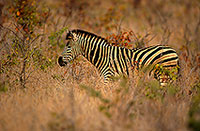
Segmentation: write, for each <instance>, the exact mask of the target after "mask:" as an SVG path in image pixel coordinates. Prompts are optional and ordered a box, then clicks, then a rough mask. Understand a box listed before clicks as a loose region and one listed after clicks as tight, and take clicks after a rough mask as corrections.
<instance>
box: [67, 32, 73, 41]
mask: <svg viewBox="0 0 200 131" xmlns="http://www.w3.org/2000/svg"><path fill="white" fill-rule="evenodd" d="M72 38H73V35H72V32H71V31H69V32H68V33H67V35H66V40H70V39H72Z"/></svg>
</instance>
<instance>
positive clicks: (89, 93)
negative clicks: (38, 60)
mask: <svg viewBox="0 0 200 131" xmlns="http://www.w3.org/2000/svg"><path fill="white" fill-rule="evenodd" d="M0 2H1V1H0ZM11 3H12V1H5V0H3V1H2V5H4V7H3V8H2V15H1V16H3V17H2V18H4V19H2V21H3V23H0V24H2V25H3V26H4V27H8V26H7V25H9V24H10V23H11V20H10V19H9V17H7V16H6V14H7V10H6V9H7V5H9V4H11ZM39 3H40V4H45V5H46V6H47V7H48V8H49V9H50V16H49V17H48V19H47V21H46V23H45V24H44V28H43V30H42V32H43V33H45V34H46V35H45V36H44V37H42V39H40V40H39V42H38V43H37V44H36V46H37V45H40V48H41V49H42V51H43V53H44V55H45V56H46V57H47V58H49V59H50V60H51V61H52V65H51V67H48V68H47V69H45V70H40V69H37V70H35V71H34V72H33V73H32V74H31V76H30V78H29V79H28V81H27V83H26V88H22V87H21V86H20V84H19V83H17V82H14V83H12V82H13V81H14V80H15V79H16V76H14V75H13V76H9V78H10V79H7V75H9V72H8V74H5V73H1V74H0V77H1V79H0V89H1V92H0V130H2V131H23V130H24V131H27V130H33V131H36V130H50V131H56V130H58V131H63V130H66V131H75V130H78V131H79V130H80V131H94V130H97V131H126V130H127V131H129V130H130V131H132V130H150V131H151V130H158V131H159V130H160V131H166V130H170V131H171V130H180V131H184V130H198V129H199V128H200V127H199V126H198V124H199V123H200V120H199V115H200V114H199V111H200V107H199V103H200V97H199V95H200V92H199V91H200V81H199V74H200V72H199V66H200V58H199V57H200V46H199V43H200V37H199V36H200V2H199V1H198V0H193V1H187V0H182V1H179V0H169V1H166V2H163V1H162V0H151V1H149V0H132V1H131V0H119V1H117V0H111V1H106V0H104V1H98V0H94V1H92V0H89V1H88V0H83V1H72V0H65V1H61V0H59V1H55V0H54V1H53V0H41V1H39ZM38 8H41V7H40V6H38ZM66 26H67V27H68V28H69V29H73V28H80V29H84V30H88V31H91V32H94V33H96V34H99V35H101V36H104V37H109V36H110V35H111V34H112V33H114V34H118V33H119V32H120V31H130V30H131V31H133V32H134V33H135V36H137V37H133V38H132V40H133V41H132V43H130V44H133V45H134V42H138V41H137V39H135V38H138V40H142V41H143V42H144V43H145V42H148V43H145V44H144V46H149V45H157V44H165V45H170V46H172V47H173V48H175V49H176V51H177V52H178V54H179V56H180V67H181V72H180V74H181V76H180V77H179V79H178V80H177V81H176V82H175V83H174V84H173V85H169V86H167V87H165V88H160V87H159V84H158V82H157V81H156V80H154V79H153V78H152V77H148V75H147V74H138V75H131V76H130V78H128V79H123V78H122V79H116V81H115V82H112V83H110V84H109V85H108V86H104V84H103V80H102V78H101V77H100V76H99V73H98V71H97V70H96V69H95V67H94V66H93V65H92V64H91V63H89V62H88V61H87V60H86V59H85V58H83V57H79V58H78V59H77V60H75V61H74V63H71V64H69V65H68V66H67V67H64V68H63V67H62V68H61V67H59V66H58V64H57V61H56V60H57V58H58V56H59V55H60V54H61V52H62V50H63V48H62V46H63V43H59V42H62V41H63V40H64V38H65V34H62V35H61V36H60V37H59V38H57V41H56V42H58V43H56V42H55V43H56V44H55V45H51V44H50V41H49V39H48V36H50V35H51V34H52V32H56V31H58V30H60V29H61V28H63V27H66ZM0 32H2V33H3V32H5V30H3V29H1V30H0ZM38 32H39V31H38ZM147 33H149V37H145V36H146V35H145V34H147ZM0 36H1V38H0V42H1V43H0V44H1V45H0V47H1V50H0V54H1V60H3V56H2V53H3V51H4V50H5V49H6V47H4V44H3V36H2V35H0ZM141 38H145V39H141ZM151 38H152V40H151ZM6 40H8V42H11V41H9V38H6ZM50 56H51V57H50ZM0 64H1V63H0ZM2 68H3V65H2V64H1V70H2ZM33 68H34V67H33ZM14 69H15V67H13V70H14ZM10 74H11V73H10ZM8 81H11V82H10V83H9V82H8Z"/></svg>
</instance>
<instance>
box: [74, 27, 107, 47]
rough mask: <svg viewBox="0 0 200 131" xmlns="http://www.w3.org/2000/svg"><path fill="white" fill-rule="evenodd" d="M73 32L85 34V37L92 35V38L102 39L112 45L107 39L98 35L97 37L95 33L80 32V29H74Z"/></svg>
mask: <svg viewBox="0 0 200 131" xmlns="http://www.w3.org/2000/svg"><path fill="white" fill-rule="evenodd" d="M72 32H73V33H76V34H79V33H80V34H85V35H90V36H92V37H95V38H98V39H102V40H104V41H105V42H106V43H107V44H108V45H111V44H109V42H108V40H107V39H105V38H103V37H101V36H98V35H96V34H94V33H90V32H87V31H84V30H80V29H74V30H72Z"/></svg>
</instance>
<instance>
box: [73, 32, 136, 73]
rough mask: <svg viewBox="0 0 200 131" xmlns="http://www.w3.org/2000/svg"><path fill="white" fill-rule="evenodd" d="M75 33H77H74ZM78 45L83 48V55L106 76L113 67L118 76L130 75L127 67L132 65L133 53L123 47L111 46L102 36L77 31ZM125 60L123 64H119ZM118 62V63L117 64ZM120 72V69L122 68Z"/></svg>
mask: <svg viewBox="0 0 200 131" xmlns="http://www.w3.org/2000/svg"><path fill="white" fill-rule="evenodd" d="M74 32H75V31H74ZM76 36H77V41H78V44H79V45H80V46H81V48H82V53H81V54H82V55H83V56H84V57H85V58H86V59H88V61H90V62H91V63H92V64H93V65H94V66H95V67H96V68H97V69H98V70H99V71H100V72H101V74H104V72H105V69H108V68H107V67H111V68H112V69H113V71H114V72H116V73H118V74H123V73H125V74H128V69H127V65H128V63H127V62H129V63H131V58H132V57H133V51H132V50H130V49H126V48H123V47H117V46H111V45H110V44H109V43H108V41H107V40H106V39H104V38H102V37H100V36H97V35H94V34H91V33H88V32H84V31H79V30H78V31H77V30H76ZM121 58H123V60H124V61H123V62H119V61H118V60H120V59H121ZM116 61H117V62H116ZM122 67H123V69H121V70H118V69H119V68H122Z"/></svg>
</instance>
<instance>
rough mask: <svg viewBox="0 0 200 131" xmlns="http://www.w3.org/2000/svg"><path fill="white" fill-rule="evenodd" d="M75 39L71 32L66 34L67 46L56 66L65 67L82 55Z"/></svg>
mask: <svg viewBox="0 0 200 131" xmlns="http://www.w3.org/2000/svg"><path fill="white" fill-rule="evenodd" d="M76 39H77V38H76V34H75V33H74V34H73V32H71V31H69V32H68V33H67V36H66V40H68V41H67V44H66V46H65V48H64V51H63V52H62V55H61V56H60V57H59V58H58V64H59V65H60V66H66V65H67V64H68V63H69V62H71V61H73V60H74V59H75V58H76V57H77V56H79V55H80V54H81V53H82V49H81V47H80V45H79V44H78V42H77V40H76Z"/></svg>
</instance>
